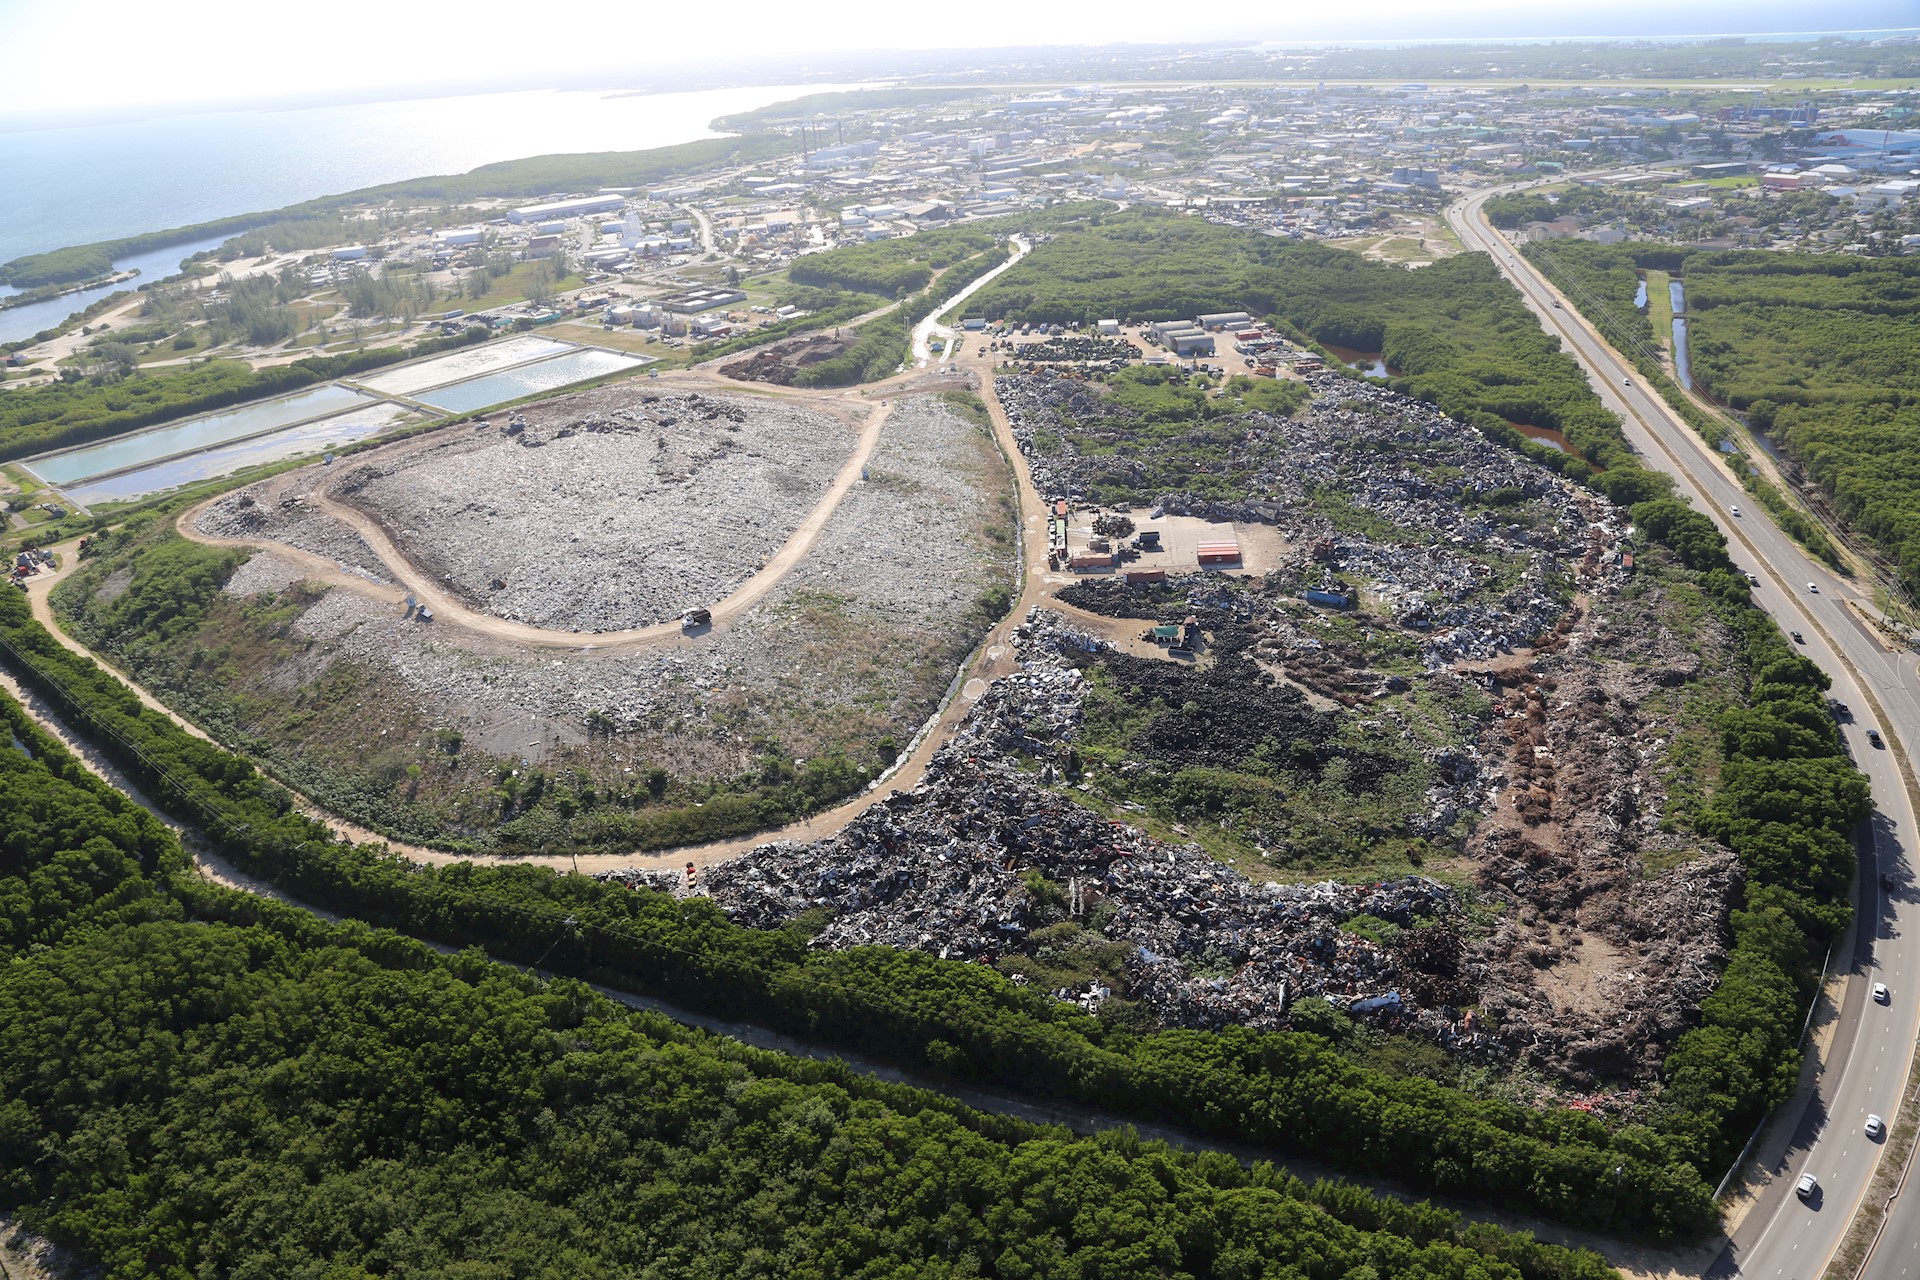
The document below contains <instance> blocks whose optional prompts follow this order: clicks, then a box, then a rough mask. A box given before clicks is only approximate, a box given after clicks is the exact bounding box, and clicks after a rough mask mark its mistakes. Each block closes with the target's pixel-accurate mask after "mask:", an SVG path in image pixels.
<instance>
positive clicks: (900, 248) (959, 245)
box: [787, 225, 999, 298]
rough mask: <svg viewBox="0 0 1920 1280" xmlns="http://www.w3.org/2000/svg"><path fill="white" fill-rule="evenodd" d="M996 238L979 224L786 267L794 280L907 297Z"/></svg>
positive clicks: (809, 257)
mask: <svg viewBox="0 0 1920 1280" xmlns="http://www.w3.org/2000/svg"><path fill="white" fill-rule="evenodd" d="M998 238H999V237H998V236H997V235H996V234H995V233H994V232H993V231H991V230H989V229H987V227H986V226H980V225H974V226H963V227H949V228H941V229H937V230H932V231H921V232H918V233H916V234H914V235H911V236H902V237H900V238H898V239H894V240H876V241H874V242H873V243H872V244H861V245H853V246H850V247H848V248H844V249H830V250H828V251H827V252H825V253H811V254H808V255H807V256H806V257H804V258H801V259H799V260H798V261H796V262H795V263H794V264H793V265H792V266H791V267H789V268H788V269H787V276H788V278H790V279H791V280H792V281H793V282H794V283H795V284H810V285H818V286H820V287H821V288H827V289H849V290H852V291H854V292H856V293H877V294H879V295H880V296H881V297H884V298H904V297H905V296H906V295H908V294H910V293H917V292H919V291H920V290H921V289H924V288H926V287H927V283H928V282H929V281H930V280H932V279H933V273H934V271H935V270H937V269H939V268H942V267H950V266H952V265H953V264H954V263H956V262H961V261H964V260H965V259H967V258H971V257H973V256H974V255H975V254H977V253H984V252H985V251H987V250H988V249H991V248H992V247H993V245H994V243H995V241H996V240H997V239H998Z"/></svg>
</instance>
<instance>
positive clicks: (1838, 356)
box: [1525, 241, 1920, 590]
mask: <svg viewBox="0 0 1920 1280" xmlns="http://www.w3.org/2000/svg"><path fill="white" fill-rule="evenodd" d="M1525 253H1526V254H1527V256H1528V258H1530V259H1531V260H1532V261H1533V262H1535V263H1536V264H1538V265H1539V266H1540V267H1541V268H1542V269H1543V270H1545V271H1546V272H1547V273H1548V274H1549V275H1551V276H1552V277H1553V278H1554V279H1555V280H1556V281H1557V282H1558V283H1559V284H1560V285H1561V287H1562V288H1563V289H1565V290H1566V291H1567V293H1568V295H1569V297H1571V298H1572V299H1573V301H1574V304H1575V305H1576V306H1578V307H1579V309H1580V311H1581V314H1583V315H1585V316H1586V317H1587V318H1588V319H1589V320H1591V321H1593V323H1594V326H1595V327H1596V328H1597V329H1599V331H1600V333H1601V336H1602V337H1604V338H1606V339H1607V341H1608V342H1610V343H1612V344H1613V346H1614V347H1615V348H1616V349H1617V350H1619V351H1621V352H1623V353H1626V354H1627V355H1628V356H1629V357H1630V358H1632V359H1633V361H1634V366H1635V368H1637V369H1638V370H1639V371H1640V374H1641V376H1642V377H1644V378H1645V379H1646V380H1647V383H1648V385H1650V386H1652V387H1653V388H1654V389H1655V390H1656V391H1658V392H1659V393H1660V397H1661V399H1663V400H1665V401H1666V402H1667V404H1668V405H1669V406H1670V407H1671V408H1672V409H1673V411H1674V412H1675V413H1676V414H1678V415H1679V416H1680V418H1681V420H1682V421H1684V422H1686V423H1687V425H1688V426H1690V427H1692V428H1693V430H1694V431H1695V432H1697V433H1698V434H1699V435H1700V436H1701V438H1702V439H1704V440H1706V441H1707V442H1708V443H1710V444H1714V445H1716V446H1717V445H1718V444H1719V443H1720V442H1721V441H1723V440H1726V439H1728V437H1729V435H1730V434H1731V433H1730V432H1729V430H1728V425H1729V424H1728V423H1726V422H1724V421H1722V420H1721V419H1720V418H1718V417H1717V416H1715V415H1714V414H1713V413H1711V412H1709V411H1708V410H1706V409H1703V408H1701V406H1700V405H1699V404H1698V403H1696V402H1695V401H1694V400H1693V399H1691V398H1690V397H1689V396H1688V395H1687V394H1686V392H1685V391H1683V390H1681V388H1680V386H1679V385H1678V384H1677V383H1675V382H1674V380H1673V379H1672V378H1671V377H1670V376H1668V374H1667V372H1666V369H1665V368H1664V367H1663V365H1662V364H1661V356H1660V351H1659V350H1658V349H1656V344H1655V342H1654V331H1653V327H1652V322H1651V321H1650V320H1649V319H1648V317H1647V316H1646V315H1644V314H1642V313H1641V312H1640V311H1638V310H1636V309H1635V308H1634V306H1633V297H1634V292H1635V290H1636V288H1637V287H1638V280H1639V276H1638V273H1639V272H1640V271H1642V270H1644V271H1646V272H1647V273H1648V275H1649V278H1650V280H1651V278H1652V277H1654V276H1657V275H1660V274H1662V273H1672V274H1684V278H1685V280H1686V284H1687V310H1688V313H1689V318H1690V319H1689V330H1690V332H1689V335H1688V339H1689V345H1690V347H1691V354H1692V361H1693V373H1694V381H1695V383H1696V385H1698V386H1699V387H1700V388H1701V389H1702V390H1703V391H1705V392H1706V393H1707V394H1709V395H1712V396H1714V397H1715V398H1717V399H1720V400H1724V401H1726V402H1727V403H1730V404H1732V405H1733V406H1734V407H1735V408H1736V409H1745V410H1746V411H1747V414H1748V420H1749V421H1750V422H1751V424H1752V425H1753V427H1754V428H1755V429H1756V430H1759V431H1761V432H1764V433H1766V434H1767V435H1769V436H1771V437H1773V438H1774V439H1776V440H1778V441H1780V442H1781V443H1782V444H1783V445H1784V446H1785V447H1786V449H1787V451H1788V453H1789V454H1790V455H1791V456H1792V457H1794V458H1795V459H1797V460H1799V461H1801V462H1802V463H1803V465H1806V466H1807V467H1808V469H1809V470H1810V471H1812V472H1813V474H1814V476H1815V477H1816V479H1818V480H1820V481H1821V483H1822V484H1823V485H1824V486H1825V487H1826V488H1827V490H1828V491H1829V492H1830V493H1832V494H1834V495H1835V497H1836V499H1838V500H1839V505H1840V507H1841V510H1842V514H1843V515H1845V516H1846V517H1847V518H1848V519H1849V520H1852V521H1854V522H1855V523H1856V524H1857V525H1858V527H1860V528H1861V530H1862V531H1863V532H1865V533H1867V534H1868V536H1870V537H1872V538H1874V539H1875V540H1876V541H1878V542H1879V543H1880V545H1881V546H1882V547H1885V548H1886V549H1887V550H1888V552H1889V554H1891V555H1892V556H1893V557H1894V559H1895V561H1896V562H1897V564H1899V565H1900V566H1901V572H1902V574H1903V575H1904V576H1905V580H1906V582H1907V584H1908V588H1909V590H1911V589H1912V587H1913V584H1914V583H1916V582H1920V576H1916V575H1917V574H1920V559H1916V557H1920V521H1916V520H1914V519H1913V518H1911V515H1910V511H1909V508H1910V506H1911V498H1912V497H1913V496H1914V495H1917V494H1920V473H1916V474H1914V475H1913V476H1911V477H1910V476H1909V475H1908V473H1906V472H1905V471H1903V470H1902V469H1901V468H1900V467H1899V466H1898V465H1897V463H1896V464H1895V465H1893V466H1892V467H1891V468H1889V466H1888V462H1887V459H1888V458H1897V457H1900V456H1905V455H1904V454H1901V453H1900V452H1899V451H1900V450H1901V448H1902V447H1903V444H1902V442H1903V441H1905V442H1912V441H1916V440H1920V434H1916V433H1917V432H1920V383H1916V382H1913V381H1911V380H1910V379H1905V380H1903V378H1902V375H1900V374H1899V373H1898V372H1897V371H1896V370H1895V369H1894V368H1893V367H1892V366H1891V365H1890V364H1889V363H1888V361H1889V357H1890V354H1891V350H1892V348H1893V347H1896V346H1897V345H1898V343H1899V342H1900V341H1902V340H1903V334H1904V340H1905V341H1908V342H1912V341H1913V340H1915V339H1916V337H1920V333H1917V332H1916V330H1915V328H1914V317H1915V316H1916V315H1920V306H1914V307H1905V308H1904V309H1903V310H1899V311H1886V310H1882V308H1883V307H1895V308H1902V307H1903V304H1902V302H1901V299H1902V298H1903V297H1904V298H1909V299H1913V298H1920V288H1916V285H1917V284H1920V270H1916V269H1913V268H1911V267H1909V268H1907V269H1904V270H1894V271H1893V272H1892V273H1891V274H1892V275H1894V276H1898V277H1904V281H1898V280H1896V281H1889V280H1887V279H1882V280H1880V281H1878V282H1877V284H1875V283H1870V284H1869V291H1870V292H1873V291H1876V290H1877V292H1878V293H1880V294H1881V295H1884V296H1882V297H1881V298H1880V300H1879V301H1878V302H1877V303H1872V304H1871V305H1870V300H1869V299H1868V298H1867V297H1866V296H1863V297H1862V299H1861V309H1860V310H1858V311H1853V312H1849V313H1848V314H1845V315H1832V314H1829V315H1826V316H1825V319H1824V320H1822V319H1819V318H1818V317H1817V316H1816V317H1811V318H1810V317H1809V315H1808V311H1809V310H1810V308H1805V307H1802V308H1797V309H1796V308H1795V307H1793V306H1791V305H1789V304H1788V303H1787V302H1786V301H1785V300H1784V299H1783V300H1782V302H1781V304H1780V305H1778V306H1774V305H1771V304H1768V305H1766V306H1764V307H1763V306H1762V305H1761V304H1759V303H1758V302H1756V301H1754V300H1753V299H1751V298H1749V299H1748V300H1747V301H1746V302H1745V303H1744V304H1741V305H1729V304H1728V299H1729V297H1731V296H1734V295H1735V294H1737V292H1738V289H1739V288H1740V287H1741V286H1735V288H1734V291H1733V293H1729V292H1724V291H1722V281H1721V276H1720V274H1719V273H1722V272H1723V271H1725V270H1727V269H1728V264H1733V265H1734V268H1736V269H1737V272H1738V274H1740V275H1747V274H1752V275H1754V276H1758V277H1762V278H1764V277H1767V276H1770V275H1773V274H1775V267H1776V266H1778V268H1779V271H1780V272H1782V273H1784V274H1787V275H1793V274H1797V272H1796V270H1795V267H1794V266H1793V265H1792V264H1800V263H1812V264H1815V266H1813V267H1811V268H1809V274H1820V270H1819V266H1818V264H1822V263H1835V262H1838V263H1842V264H1850V266H1849V267H1848V268H1847V269H1845V270H1843V271H1842V273H1841V274H1842V275H1848V274H1851V266H1863V267H1864V266H1866V265H1868V262H1869V260H1865V259H1860V258H1839V259H1831V258H1820V257H1809V256H1802V255H1797V254H1796V255H1785V254H1768V253H1755V252H1745V253H1738V254H1721V253H1704V254H1703V253H1688V252H1686V251H1685V250H1681V249H1676V248H1673V247H1671V246H1667V245H1646V244H1619V245H1599V244H1591V243H1587V242H1584V241H1551V242H1543V243H1539V244H1532V245H1528V246H1527V248H1526V249H1525ZM1780 264H1786V265H1780ZM1885 265H1887V266H1888V267H1890V268H1898V266H1899V264H1898V263H1887V264H1885ZM1760 287H1761V288H1762V289H1763V290H1764V289H1765V288H1766V286H1764V285H1763V286H1760ZM1699 288H1704V294H1705V297H1706V299H1707V301H1706V302H1705V303H1702V302H1701V301H1700V296H1699V295H1698V294H1697V293H1696V289H1699ZM1825 288H1826V289H1827V296H1828V298H1829V300H1830V299H1831V298H1832V296H1833V294H1832V291H1831V287H1830V286H1827V287H1825ZM1649 291H1650V292H1651V283H1650V285H1649ZM1763 312H1764V314H1762V313H1763ZM1729 317H1731V318H1729ZM1775 323H1778V324H1779V325H1781V326H1786V327H1787V329H1788V333H1789V334H1791V333H1793V332H1794V329H1793V326H1796V325H1797V326H1799V327H1800V329H1801V331H1802V336H1804V337H1805V338H1806V340H1807V342H1808V343H1809V344H1812V350H1811V351H1800V352H1793V351H1788V350H1786V349H1785V348H1784V347H1783V346H1782V345H1781V341H1782V340H1783V339H1782V338H1781V336H1780V335H1772V336H1769V334H1768V330H1767V326H1770V325H1773V324H1775ZM1820 332H1824V339H1819V338H1816V336H1815V335H1816V334H1817V333H1820ZM1821 341H1824V342H1825V344H1826V345H1820V342H1821ZM1856 341H1857V342H1858V344H1859V349H1858V350H1857V351H1856V350H1855V348H1854V346H1853V345H1852V344H1853V343H1854V342H1856ZM1703 356H1704V362H1703ZM1802 356H1804V357H1805V358H1806V359H1807V360H1809V361H1811V362H1812V365H1813V367H1816V368H1820V369H1826V368H1829V367H1831V368H1832V369H1833V373H1832V375H1831V380H1830V381H1822V379H1825V378H1827V375H1824V374H1822V375H1817V376H1816V379H1815V385H1813V386H1811V387H1809V386H1808V385H1807V382H1808V377H1807V375H1808V370H1807V367H1806V366H1804V365H1802V364H1801V363H1799V362H1800V361H1801V358H1802ZM1769 360H1772V361H1774V362H1775V363H1773V364H1772V365H1769V363H1768V361H1769ZM1749 361H1751V362H1752V368H1749V364H1748V362H1749ZM1781 361H1785V362H1786V364H1785V366H1784V367H1783V366H1782V365H1781V364H1780V363H1779V362H1781ZM1856 361H1858V363H1855V362H1856ZM1895 363H1897V361H1896V362H1895ZM1882 379H1885V381H1882ZM1743 380H1744V382H1745V386H1744V389H1742V386H1741V384H1742V383H1743ZM1757 390H1764V391H1765V394H1764V395H1759V396H1758V397H1757V398H1753V397H1755V393H1756V391H1757ZM1788 406H1791V407H1790V409H1789V412H1788V420H1787V422H1786V423H1781V422H1779V421H1778V420H1777V419H1778V415H1779V411H1780V410H1781V409H1782V408H1783V407H1788ZM1802 421H1804V423H1805V426H1806V429H1805V430H1803V431H1801V432H1800V433H1799V434H1798V436H1797V438H1796V436H1795V435H1794V434H1793V432H1791V431H1790V430H1788V428H1790V427H1791V426H1793V425H1796V424H1799V423H1801V422H1802ZM1727 461H1728V463H1729V465H1731V466H1732V467H1733V468H1734V470H1735V472H1736V473H1738V474H1739V476H1740V478H1741V481H1742V483H1743V484H1744V485H1745V486H1746V489H1747V492H1749V493H1751V494H1752V495H1753V496H1754V499H1755V500H1756V501H1758V502H1759V503H1760V504H1761V505H1762V506H1763V507H1765V508H1766V509H1767V512H1768V513H1769V514H1770V515H1772V516H1773V518H1774V519H1775V520H1776V521H1777V522H1778V523H1779V524H1780V527H1781V528H1783V529H1785V530H1786V531H1787V533H1788V534H1789V535H1790V536H1791V537H1793V538H1794V539H1795V540H1796V541H1798V542H1800V543H1801V544H1802V545H1803V546H1805V547H1806V548H1807V549H1808V550H1809V551H1811V552H1812V553H1813V554H1814V555H1816V556H1819V557H1820V558H1821V559H1822V560H1825V561H1826V562H1827V563H1828V564H1832V565H1836V566H1837V565H1839V564H1840V553H1839V550H1838V549H1837V548H1836V547H1835V546H1834V545H1833V542H1832V540H1831V539H1829V538H1828V537H1827V534H1826V531H1825V530H1824V529H1822V528H1821V527H1820V524H1819V522H1818V521H1816V520H1815V519H1814V518H1813V517H1812V516H1810V515H1808V514H1807V513H1806V512H1805V511H1803V510H1801V509H1800V508H1799V507H1797V506H1795V505H1793V503H1792V502H1791V501H1790V500H1789V499H1788V498H1787V496H1786V494H1784V493H1782V492H1781V491H1780V489H1779V487H1778V486H1777V485H1774V484H1773V483H1772V482H1770V481H1768V480H1767V479H1766V478H1765V477H1764V476H1763V475H1762V474H1761V473H1760V471H1759V470H1758V469H1757V468H1756V467H1754V466H1753V464H1752V463H1751V462H1750V461H1748V459H1747V458H1746V457H1745V456H1744V455H1742V454H1737V453H1736V454H1729V455H1728V456H1727ZM1843 494H1844V495H1845V496H1843ZM1909 529H1911V530H1912V532H1911V533H1909V532H1908V530H1909ZM1909 565H1914V566H1915V567H1913V568H1909V567H1908V566H1909Z"/></svg>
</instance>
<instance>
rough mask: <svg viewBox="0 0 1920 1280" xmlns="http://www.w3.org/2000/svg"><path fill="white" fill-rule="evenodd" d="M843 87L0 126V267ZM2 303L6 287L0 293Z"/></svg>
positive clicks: (34, 320)
mask: <svg viewBox="0 0 1920 1280" xmlns="http://www.w3.org/2000/svg"><path fill="white" fill-rule="evenodd" d="M852 87H854V86H851V85H841V84H810V85H759V86H752V87H745V88H734V89H705V90H700V91H697V92H691V93H655V94H623V93H619V92H611V91H609V92H598V91H596V92H580V91H533V92H519V93H486V94H464V95H458V96H451V97H441V98H420V99H415V100H412V101H405V102H375V103H361V104H357V105H353V106H335V107H305V108H299V109H294V110H274V111H266V110H244V111H241V110H235V111H218V112H204V113H200V114H193V115H174V116H159V117H155V118H153V119H149V120H134V121H125V122H120V123H115V124H106V125H86V126H77V127H71V128H60V129H46V128H15V129H8V128H7V127H6V125H5V122H0V262H5V261H8V260H9V259H12V258H17V257H20V256H22V255H24V254H29V253H41V252H44V251H46V250H48V249H58V248H61V247H63V246H66V245H78V244H89V243H92V242H94V241H97V240H112V239H117V238H119V237H121V236H130V235H138V234H140V233H141V232H146V231H160V230H164V229H166V228H169V227H179V226H185V225H188V224H190V223H195V222H205V221H207V220H209V219H212V218H223V217H228V216H231V215H233V214H239V213H252V212H256V211H259V210H267V209H277V208H280V207H282V206H283V205H289V204H296V203H298V202H300V201H302V200H311V199H313V198H315V197H316V196H324V195H334V194H337V193H340V192H343V191H352V190H355V189H357V188H360V187H367V186H374V185H377V184H379V183H383V182H397V181H400V180H401V179H404V178H418V177H425V176H427V175H430V174H443V173H464V172H465V171H467V170H468V169H472V168H474V167H476V166H478V165H483V164H491V163H493V162H495V161H499V160H515V159H519V158H521V157H524V156H536V155H550V154H553V153H557V152H577V151H640V150H645V149H647V148H649V147H665V146H672V145H674V144H676V143H681V142H692V141H694V140H695V139H698V138H710V137H714V136H715V133H714V130H713V129H712V128H710V127H709V126H710V125H711V123H712V121H713V120H714V118H715V117H717V116H723V115H727V114H730V113H732V112H737V111H750V110H753V109H754V108H756V107H764V106H768V105H770V104H772V103H775V102H782V101H785V100H786V99H789V98H797V97H800V96H801V95H803V94H808V93H821V92H827V91H831V90H834V89H845V88H852ZM205 247H207V246H206V245H204V244H203V245H184V246H181V247H179V248H176V249H163V250H159V251H158V252H156V253H152V254H147V255H143V256H142V258H141V260H140V261H139V262H138V263H133V262H131V261H130V262H123V263H120V264H118V265H119V266H121V267H122V268H123V269H124V268H125V267H127V266H130V265H138V266H140V267H141V268H142V279H145V280H153V279H159V278H160V277H162V276H164V275H167V274H169V273H170V272H171V271H172V270H174V269H175V268H176V267H177V265H178V263H179V261H180V259H181V258H182V257H185V256H186V255H187V254H189V253H191V252H192V251H194V250H195V249H197V248H205ZM135 283H136V284H137V283H139V281H135ZM120 287H122V288H127V287H130V286H126V285H123V286H120ZM10 292H14V291H13V290H9V289H6V288H5V287H3V286H0V295H3V294H6V293H10ZM101 292H102V293H104V292H107V290H102V291H101ZM96 296H99V294H95V293H87V294H83V295H78V296H75V297H70V298H61V299H57V300H55V301H53V302H49V303H40V304H36V305H35V306H34V307H31V308H25V307H23V308H15V309H14V310H11V311H0V341H6V340H10V339H12V338H20V337H27V336H30V335H32V334H34V333H37V332H39V331H40V330H41V329H45V328H48V327H50V326H51V325H54V324H57V323H58V322H59V321H60V320H61V319H63V318H64V317H65V316H67V315H70V314H71V313H73V312H75V311H78V310H80V309H81V308H82V307H84V306H86V305H87V303H88V302H90V301H92V300H93V298H94V297H96Z"/></svg>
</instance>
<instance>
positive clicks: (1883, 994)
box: [1873, 982, 1893, 1004]
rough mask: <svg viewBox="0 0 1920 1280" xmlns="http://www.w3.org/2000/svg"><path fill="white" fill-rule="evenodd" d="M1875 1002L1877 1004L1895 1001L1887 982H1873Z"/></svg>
mask: <svg viewBox="0 0 1920 1280" xmlns="http://www.w3.org/2000/svg"><path fill="white" fill-rule="evenodd" d="M1873 1002H1874V1003H1875V1004H1892V1003H1893V994H1892V993H1891V992H1889V991H1888V990H1887V984H1886V983H1884V982H1876V983H1874V984H1873Z"/></svg>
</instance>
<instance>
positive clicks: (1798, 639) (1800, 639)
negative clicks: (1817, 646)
mask: <svg viewBox="0 0 1920 1280" xmlns="http://www.w3.org/2000/svg"><path fill="white" fill-rule="evenodd" d="M1788 634H1790V635H1792V636H1793V642H1794V643H1795V644H1805V643H1806V642H1807V638H1806V637H1805V636H1803V635H1801V634H1800V633H1799V632H1798V631H1794V632H1789V633H1788Z"/></svg>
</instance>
